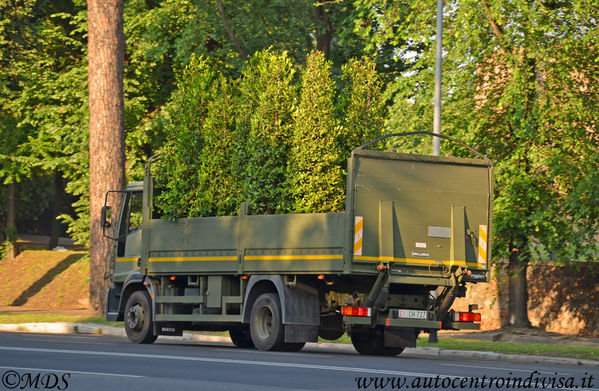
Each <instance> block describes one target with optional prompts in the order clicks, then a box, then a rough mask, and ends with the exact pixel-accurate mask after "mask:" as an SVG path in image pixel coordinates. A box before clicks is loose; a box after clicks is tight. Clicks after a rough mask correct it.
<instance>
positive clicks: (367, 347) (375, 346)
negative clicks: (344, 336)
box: [351, 328, 404, 356]
mask: <svg viewBox="0 0 599 391" xmlns="http://www.w3.org/2000/svg"><path fill="white" fill-rule="evenodd" d="M351 343H352V345H354V348H356V350H357V351H358V353H360V354H363V355H367V356H397V355H398V354H400V353H401V352H403V350H404V348H403V347H396V346H393V347H391V346H385V341H384V335H383V330H382V329H378V328H377V329H374V330H369V331H365V332H360V333H355V334H352V336H351Z"/></svg>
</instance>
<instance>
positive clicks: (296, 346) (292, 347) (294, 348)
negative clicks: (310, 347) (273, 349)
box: [281, 342, 306, 352]
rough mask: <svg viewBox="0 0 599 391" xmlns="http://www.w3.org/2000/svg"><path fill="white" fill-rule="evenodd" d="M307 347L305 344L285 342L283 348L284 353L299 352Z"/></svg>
mask: <svg viewBox="0 0 599 391" xmlns="http://www.w3.org/2000/svg"><path fill="white" fill-rule="evenodd" d="M304 345H306V343H305V342H285V345H284V346H283V347H282V348H281V350H282V351H284V352H299V351H300V350H302V349H303V348H304Z"/></svg>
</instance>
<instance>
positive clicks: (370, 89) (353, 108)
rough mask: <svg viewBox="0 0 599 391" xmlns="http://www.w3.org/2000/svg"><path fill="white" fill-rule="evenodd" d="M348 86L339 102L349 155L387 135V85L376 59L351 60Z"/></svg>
mask: <svg viewBox="0 0 599 391" xmlns="http://www.w3.org/2000/svg"><path fill="white" fill-rule="evenodd" d="M342 71H343V76H342V80H343V81H344V82H345V85H344V88H343V90H342V91H341V96H340V99H339V104H338V105H339V110H340V111H341V113H340V116H342V117H343V128H342V130H341V131H342V134H341V144H342V148H343V151H344V152H345V154H344V155H343V156H341V157H340V158H341V159H342V164H345V159H346V158H347V157H348V156H349V154H350V152H351V151H352V150H353V149H354V148H356V147H358V146H360V145H362V144H364V143H365V142H366V141H370V140H373V139H375V138H377V137H379V136H381V135H382V134H383V128H384V125H385V101H384V99H383V95H382V88H383V83H382V80H381V77H380V76H379V74H378V72H377V71H376V64H375V62H374V60H373V59H372V58H368V57H363V58H361V59H359V60H358V59H351V60H350V61H349V63H348V64H346V65H344V66H343V67H342Z"/></svg>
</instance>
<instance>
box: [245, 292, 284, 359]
mask: <svg viewBox="0 0 599 391" xmlns="http://www.w3.org/2000/svg"><path fill="white" fill-rule="evenodd" d="M282 319H283V317H282V316H281V304H280V303H279V298H278V297H277V295H276V294H274V293H263V294H262V295H260V296H258V298H257V299H256V301H255V302H254V306H253V307H252V313H251V315H250V333H251V335H252V341H254V345H255V346H256V348H258V349H259V350H281V349H284V347H285V343H284V336H285V329H284V327H283V324H282V322H281V321H282Z"/></svg>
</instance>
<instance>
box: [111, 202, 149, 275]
mask: <svg viewBox="0 0 599 391" xmlns="http://www.w3.org/2000/svg"><path fill="white" fill-rule="evenodd" d="M141 210H142V192H141V191H127V192H125V196H124V202H123V206H122V209H121V217H120V221H119V225H118V235H117V237H118V240H117V243H116V257H115V267H114V269H115V270H114V274H115V276H116V275H127V274H129V273H131V271H133V270H137V269H139V258H140V256H141V229H140V228H141V226H142V217H141Z"/></svg>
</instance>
